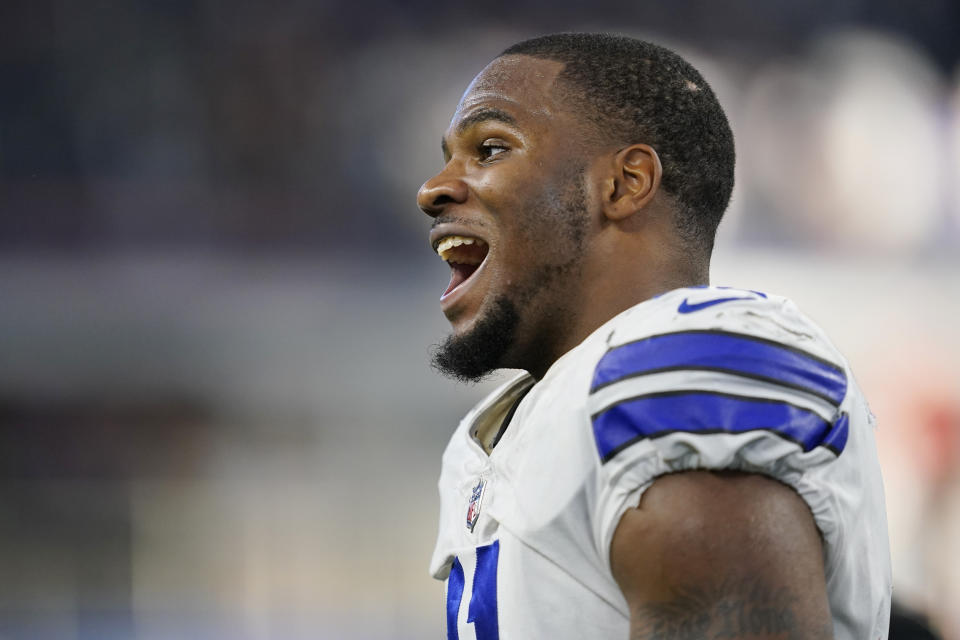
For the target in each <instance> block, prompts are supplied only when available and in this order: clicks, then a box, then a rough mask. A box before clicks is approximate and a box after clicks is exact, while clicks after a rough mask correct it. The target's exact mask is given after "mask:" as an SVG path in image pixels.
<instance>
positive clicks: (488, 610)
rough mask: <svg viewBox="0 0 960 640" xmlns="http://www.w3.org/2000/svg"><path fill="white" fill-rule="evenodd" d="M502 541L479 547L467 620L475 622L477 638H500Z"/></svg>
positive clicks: (487, 639) (492, 639) (484, 639)
mask: <svg viewBox="0 0 960 640" xmlns="http://www.w3.org/2000/svg"><path fill="white" fill-rule="evenodd" d="M499 556H500V541H499V540H494V541H493V542H492V543H490V544H488V545H485V546H482V547H477V569H476V571H474V573H473V595H472V596H471V598H470V608H469V609H468V610H467V622H472V623H473V629H474V631H475V632H476V634H477V640H500V624H499V622H498V620H497V615H498V614H497V561H498V560H499Z"/></svg>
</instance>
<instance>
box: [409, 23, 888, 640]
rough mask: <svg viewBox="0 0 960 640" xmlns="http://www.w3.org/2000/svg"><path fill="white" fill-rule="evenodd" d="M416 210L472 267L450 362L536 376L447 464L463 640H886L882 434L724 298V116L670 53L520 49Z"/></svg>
mask: <svg viewBox="0 0 960 640" xmlns="http://www.w3.org/2000/svg"><path fill="white" fill-rule="evenodd" d="M442 150H443V158H444V164H443V168H442V169H441V171H440V172H439V173H438V174H437V175H435V176H434V177H432V178H430V179H429V180H427V182H426V183H424V185H423V187H422V188H421V189H420V192H419V196H418V201H419V205H420V207H421V209H423V211H424V212H426V213H427V214H428V215H429V216H430V217H431V218H432V219H433V225H432V228H431V230H430V242H431V245H432V247H433V249H434V250H435V251H436V252H437V253H438V254H439V256H440V257H441V258H442V259H443V260H445V261H446V262H447V263H448V264H449V266H450V270H451V278H450V284H449V286H448V287H447V289H446V291H444V293H443V295H442V297H441V300H440V305H441V308H442V310H443V312H444V314H445V315H446V317H447V318H448V320H449V321H450V323H451V325H452V328H453V332H452V334H451V336H450V337H449V338H448V339H447V340H446V341H445V342H444V343H443V344H441V345H440V346H439V347H438V349H437V351H436V353H435V356H434V360H435V365H436V366H437V367H438V368H440V369H441V370H442V371H444V372H446V373H449V374H450V375H453V376H455V377H458V378H461V379H466V380H473V379H478V378H480V377H482V376H484V375H485V374H487V373H488V372H490V371H492V370H494V369H498V368H515V369H521V370H523V373H521V374H519V375H517V376H516V377H515V378H513V379H511V380H510V381H509V382H507V383H506V384H504V385H503V386H502V387H501V388H500V389H498V390H497V391H495V392H494V393H493V394H492V395H491V396H489V397H488V398H487V399H485V400H484V401H483V402H481V403H480V404H479V405H478V406H477V407H476V408H475V409H473V410H472V411H471V412H470V413H469V414H468V415H467V416H466V418H465V419H464V420H463V421H462V422H461V424H460V426H459V428H458V429H457V430H456V432H455V433H454V435H453V437H452V439H451V441H450V444H449V445H448V447H447V450H446V453H445V454H444V457H443V465H442V471H441V477H440V484H439V486H440V499H441V520H440V528H439V536H438V539H437V545H436V550H435V553H434V556H433V560H432V567H431V571H432V573H433V575H434V577H436V578H438V579H441V580H445V581H446V603H447V604H446V620H447V638H448V640H454V639H461V640H467V639H470V640H472V639H474V638H476V639H477V640H495V639H498V638H502V639H504V640H513V639H515V640H534V639H538V638H543V639H550V640H558V639H566V638H569V639H574V638H575V639H577V640H581V639H584V638H591V639H599V638H604V639H605V638H611V639H614V638H616V639H618V640H625V639H626V638H631V639H633V640H640V639H641V638H691V639H692V638H696V639H702V638H750V639H755V640H759V639H773V638H776V639H786V638H797V639H799V638H804V639H813V638H817V639H820V638H837V639H838V640H865V639H870V640H876V639H878V638H886V636H887V625H888V619H889V609H890V590H891V579H890V564H889V550H888V540H887V528H886V527H887V525H886V517H885V513H884V498H883V488H882V483H881V478H880V469H879V465H878V462H877V454H876V450H875V445H874V435H873V429H874V427H873V423H872V417H871V414H870V412H869V410H868V408H867V405H866V402H865V401H864V399H863V396H862V395H861V393H860V391H859V389H858V387H857V384H856V382H855V380H854V379H853V376H852V374H851V372H850V368H849V366H848V364H847V362H846V361H845V360H844V358H843V356H842V355H841V354H840V353H838V352H837V350H836V349H835V348H834V347H833V345H832V344H831V343H830V341H829V340H828V339H827V337H826V336H825V335H824V334H823V332H822V331H821V330H820V329H819V328H818V327H817V326H816V325H814V324H813V323H812V322H811V321H810V320H809V319H808V318H806V317H805V316H804V315H803V314H802V313H801V312H800V311H799V310H798V309H797V308H796V307H795V306H794V305H793V304H792V303H791V302H790V301H789V300H787V299H785V298H782V297H779V296H776V295H770V294H767V293H763V292H757V291H751V290H741V289H730V288H722V287H711V286H709V285H708V270H709V261H710V255H711V251H712V247H713V239H714V233H715V231H716V228H717V225H718V223H719V221H720V218H721V216H722V215H723V212H724V209H725V208H726V206H727V202H728V200H729V197H730V192H731V189H732V186H733V168H734V148H733V137H732V134H731V131H730V128H729V125H728V123H727V119H726V117H725V115H724V113H723V110H722V109H721V107H720V105H719V104H718V102H717V99H716V97H715V96H714V93H713V91H712V90H711V89H710V87H709V86H708V85H707V83H706V82H705V81H704V79H703V77H701V75H700V74H699V73H698V72H697V71H696V70H695V69H694V68H693V67H692V66H691V65H690V64H689V63H687V62H686V61H685V60H683V59H682V58H680V57H679V56H678V55H676V54H675V53H673V52H671V51H669V50H667V49H664V48H662V47H660V46H657V45H654V44H650V43H647V42H642V41H638V40H634V39H630V38H625V37H617V36H608V35H596V34H562V35H552V36H545V37H541V38H536V39H533V40H528V41H525V42H522V43H519V44H517V45H515V46H513V47H510V48H509V49H507V50H506V51H505V52H504V53H503V54H501V55H500V56H499V57H497V58H496V59H495V60H494V61H493V62H491V63H490V64H489V65H488V66H487V67H486V68H485V69H483V71H481V73H480V74H479V75H478V76H477V77H476V78H475V79H474V80H473V82H472V83H471V84H470V86H469V87H468V89H467V90H466V93H464V95H463V98H462V99H461V100H460V103H459V104H458V105H457V107H456V110H455V112H454V115H453V119H452V121H451V123H450V126H449V128H448V129H447V131H446V133H445V134H444V136H443V143H442Z"/></svg>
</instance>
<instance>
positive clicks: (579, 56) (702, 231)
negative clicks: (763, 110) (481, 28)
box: [500, 33, 735, 256]
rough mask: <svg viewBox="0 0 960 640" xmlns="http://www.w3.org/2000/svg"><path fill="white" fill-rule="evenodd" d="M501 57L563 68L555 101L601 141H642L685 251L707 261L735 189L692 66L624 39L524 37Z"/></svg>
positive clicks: (717, 123)
mask: <svg viewBox="0 0 960 640" xmlns="http://www.w3.org/2000/svg"><path fill="white" fill-rule="evenodd" d="M500 55H501V56H505V55H525V56H530V57H533V58H541V59H546V60H554V61H557V62H562V63H563V64H564V68H563V71H562V72H561V73H560V76H559V78H560V80H561V83H560V86H559V90H560V91H561V92H562V93H561V97H562V98H563V99H564V100H566V101H568V103H569V104H571V105H572V106H573V107H574V108H575V109H577V110H578V112H580V115H581V116H582V117H584V118H585V119H586V120H588V121H589V122H591V123H593V125H595V128H596V130H597V134H598V135H599V136H600V139H601V140H602V141H603V142H605V143H611V144H624V145H627V144H635V143H645V144H649V145H650V146H651V147H653V148H654V149H655V150H656V152H657V155H658V156H659V157H660V162H661V164H662V165H663V177H662V181H661V186H662V187H663V189H664V191H666V193H667V194H669V195H671V196H672V197H673V199H674V201H675V202H676V209H677V213H676V227H677V231H678V232H679V235H680V237H681V238H682V239H683V240H684V241H685V243H686V244H687V246H688V247H690V248H696V249H699V250H701V251H705V252H706V255H707V256H709V254H710V251H711V250H712V248H713V240H714V236H715V235H716V230H717V226H718V225H719V224H720V219H721V218H722V217H723V212H724V211H725V210H726V208H727V204H728V203H729V200H730V193H731V191H732V190H733V167H734V158H735V154H734V147H733V133H732V132H731V131H730V125H729V123H728V122H727V117H726V115H725V114H724V112H723V109H722V108H721V107H720V103H719V102H718V101H717V97H716V96H715V95H714V93H713V90H712V89H711V88H710V86H709V85H708V84H707V82H706V81H705V80H704V79H703V77H702V76H701V75H700V73H699V72H698V71H697V70H696V69H694V68H693V66H692V65H691V64H690V63H688V62H687V61H686V60H684V59H683V58H681V57H680V56H679V55H677V54H676V53H674V52H673V51H670V50H669V49H666V48H664V47H661V46H659V45H655V44H652V43H650V42H645V41H643V40H636V39H634V38H628V37H624V36H613V35H607V34H593V33H561V34H554V35H548V36H542V37H539V38H533V39H531V40H525V41H523V42H520V43H517V44H515V45H513V46H512V47H510V48H508V49H506V50H505V51H504V52H503V53H502V54H500Z"/></svg>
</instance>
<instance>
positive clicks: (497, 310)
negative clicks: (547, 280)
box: [432, 296, 520, 382]
mask: <svg viewBox="0 0 960 640" xmlns="http://www.w3.org/2000/svg"><path fill="white" fill-rule="evenodd" d="M519 321H520V314H519V312H518V311H517V307H516V305H515V304H514V303H513V302H512V301H511V300H510V299H509V298H507V297H506V296H503V297H500V298H497V299H496V300H494V302H493V304H492V305H491V306H490V309H489V310H488V312H486V313H483V314H482V315H481V314H477V315H476V316H475V317H474V318H473V319H472V321H464V322H463V323H459V322H457V321H456V320H454V321H451V324H452V325H453V328H454V332H453V334H452V335H450V336H448V337H447V339H446V340H444V341H443V342H442V343H441V344H439V345H437V346H436V347H435V348H434V351H433V358H432V361H433V366H434V367H435V368H436V369H437V370H438V371H440V372H441V373H443V374H444V375H447V376H450V377H452V378H456V379H458V380H462V381H473V382H475V381H478V380H482V379H483V378H484V377H486V376H487V375H488V374H490V373H491V372H493V371H495V370H496V369H502V368H506V367H509V366H511V365H510V364H509V360H510V358H509V355H510V352H511V351H512V350H513V349H512V348H513V346H514V342H515V335H516V331H517V326H518V324H519ZM458 325H460V326H459V327H458Z"/></svg>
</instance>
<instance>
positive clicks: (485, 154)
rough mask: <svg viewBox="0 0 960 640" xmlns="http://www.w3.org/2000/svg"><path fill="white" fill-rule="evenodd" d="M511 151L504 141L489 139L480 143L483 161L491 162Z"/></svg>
mask: <svg viewBox="0 0 960 640" xmlns="http://www.w3.org/2000/svg"><path fill="white" fill-rule="evenodd" d="M509 150H510V148H509V147H508V146H507V144H506V143H505V142H503V141H502V140H496V139H489V140H484V141H483V142H481V143H480V157H481V159H483V160H490V159H491V158H493V157H494V156H498V155H500V154H501V153H505V152H507V151H509Z"/></svg>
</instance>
